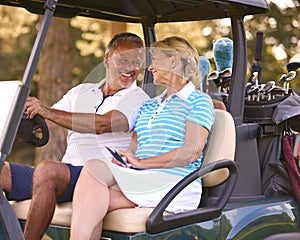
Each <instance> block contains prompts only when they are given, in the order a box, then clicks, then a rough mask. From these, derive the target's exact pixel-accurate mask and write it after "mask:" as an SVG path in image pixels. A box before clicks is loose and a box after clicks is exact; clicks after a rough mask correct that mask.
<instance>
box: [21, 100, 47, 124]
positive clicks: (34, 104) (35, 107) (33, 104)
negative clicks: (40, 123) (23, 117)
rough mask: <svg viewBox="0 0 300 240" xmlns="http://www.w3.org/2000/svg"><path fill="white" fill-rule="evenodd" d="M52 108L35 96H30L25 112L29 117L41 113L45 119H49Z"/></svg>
mask: <svg viewBox="0 0 300 240" xmlns="http://www.w3.org/2000/svg"><path fill="white" fill-rule="evenodd" d="M50 111H51V109H50V108H49V107H47V106H45V105H44V104H42V102H41V101H40V100H39V99H37V98H35V97H30V96H29V97H28V99H27V101H26V104H25V108H24V112H25V113H26V114H27V115H28V116H29V118H33V117H34V116H35V115H37V114H39V115H40V116H41V117H43V118H44V119H48V117H49V114H50Z"/></svg>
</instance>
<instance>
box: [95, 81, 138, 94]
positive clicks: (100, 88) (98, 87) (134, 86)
mask: <svg viewBox="0 0 300 240" xmlns="http://www.w3.org/2000/svg"><path fill="white" fill-rule="evenodd" d="M105 82H106V79H105V78H104V79H103V80H101V81H100V82H99V84H97V86H96V87H95V90H101V92H102V87H103V86H104V84H105ZM136 87H137V84H136V80H135V81H133V83H132V84H131V85H130V86H129V87H128V88H124V89H122V90H127V91H130V90H132V89H134V88H136ZM122 90H120V91H122ZM118 92H119V91H118Z"/></svg>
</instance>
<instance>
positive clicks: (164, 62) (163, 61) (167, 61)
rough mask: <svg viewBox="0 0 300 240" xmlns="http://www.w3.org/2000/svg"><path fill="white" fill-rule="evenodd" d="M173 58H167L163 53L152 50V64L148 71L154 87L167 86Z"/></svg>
mask: <svg viewBox="0 0 300 240" xmlns="http://www.w3.org/2000/svg"><path fill="white" fill-rule="evenodd" d="M173 59H174V58H173V57H172V56H167V55H166V54H165V53H164V52H163V51H161V50H159V49H154V51H153V53H152V63H151V65H150V66H149V68H148V70H149V71H150V72H152V74H153V82H154V84H156V85H165V86H169V84H170V83H169V82H170V78H171V75H172V74H173V73H172V69H173V67H172V63H173Z"/></svg>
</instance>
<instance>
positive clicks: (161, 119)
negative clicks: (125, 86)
mask: <svg viewBox="0 0 300 240" xmlns="http://www.w3.org/2000/svg"><path fill="white" fill-rule="evenodd" d="M151 52H152V64H151V65H150V67H149V71H151V72H152V74H153V78H154V83H155V84H156V85H163V86H165V87H166V89H165V91H164V92H163V93H162V94H161V95H160V96H158V97H155V98H153V99H150V100H147V101H146V102H145V103H144V104H143V105H142V106H141V108H140V110H139V115H138V117H137V121H136V126H135V130H134V133H133V136H132V141H131V144H130V146H129V149H128V150H127V151H119V154H120V155H121V156H122V157H123V159H124V160H125V162H126V163H127V165H126V166H124V165H123V164H120V163H119V162H117V161H116V160H115V159H113V160H112V161H107V160H104V161H101V160H90V161H88V162H87V163H86V164H85V166H84V168H83V170H82V172H81V175H80V177H79V180H78V182H77V185H76V188H75V193H74V198H73V213H72V224H71V239H99V236H100V235H101V231H102V221H103V218H104V217H105V215H106V213H107V212H109V211H112V210H115V209H119V208H134V207H155V206H156V205H157V203H158V202H159V201H160V200H161V199H162V198H163V196H164V195H165V194H166V193H167V192H168V191H169V190H170V189H171V188H172V187H173V186H174V185H175V184H176V183H178V182H179V181H180V180H181V179H182V178H184V177H185V176H186V175H188V174H189V173H191V172H192V171H194V170H195V169H197V168H198V167H199V166H200V165H201V160H202V155H203V153H202V150H203V148H204V146H205V143H206V139H207V136H208V133H209V131H210V129H211V126H212V124H213V122H214V107H213V104H212V100H211V98H210V97H209V96H208V95H207V94H206V93H203V92H201V91H199V90H197V89H196V87H195V86H199V84H200V83H199V81H200V79H201V76H200V72H199V69H198V58H199V55H198V53H197V50H196V49H195V48H194V47H193V46H192V45H191V44H189V43H188V42H187V41H186V40H185V39H183V38H180V37H168V38H165V39H164V40H162V41H157V42H155V43H154V44H153V45H152V47H151ZM200 198H201V179H199V180H197V181H194V182H193V183H191V184H190V185H189V186H188V187H187V188H185V189H184V190H183V191H182V192H181V193H180V194H179V195H178V196H177V197H176V198H175V199H174V200H173V201H172V202H171V204H170V205H169V206H168V208H167V210H168V211H170V212H181V211H185V210H189V209H195V208H197V206H198V204H199V201H200Z"/></svg>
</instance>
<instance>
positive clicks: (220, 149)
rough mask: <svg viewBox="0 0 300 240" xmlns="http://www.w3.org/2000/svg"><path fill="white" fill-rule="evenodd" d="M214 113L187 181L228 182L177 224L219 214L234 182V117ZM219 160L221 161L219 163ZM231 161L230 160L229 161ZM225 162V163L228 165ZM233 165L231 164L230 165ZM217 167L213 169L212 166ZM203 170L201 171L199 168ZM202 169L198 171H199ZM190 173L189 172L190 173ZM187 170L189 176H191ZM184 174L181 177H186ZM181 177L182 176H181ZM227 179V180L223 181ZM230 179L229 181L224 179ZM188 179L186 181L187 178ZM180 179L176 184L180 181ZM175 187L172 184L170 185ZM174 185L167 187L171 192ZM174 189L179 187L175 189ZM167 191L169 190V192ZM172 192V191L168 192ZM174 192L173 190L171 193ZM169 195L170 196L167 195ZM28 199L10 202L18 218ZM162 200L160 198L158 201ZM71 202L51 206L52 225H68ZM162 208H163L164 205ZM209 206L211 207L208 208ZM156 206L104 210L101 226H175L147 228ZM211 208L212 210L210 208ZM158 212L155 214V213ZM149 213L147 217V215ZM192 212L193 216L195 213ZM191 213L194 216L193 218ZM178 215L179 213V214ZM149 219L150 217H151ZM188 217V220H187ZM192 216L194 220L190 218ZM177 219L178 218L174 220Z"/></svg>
mask: <svg viewBox="0 0 300 240" xmlns="http://www.w3.org/2000/svg"><path fill="white" fill-rule="evenodd" d="M215 113H216V120H215V123H214V125H213V127H212V130H211V131H210V134H209V139H208V143H207V145H206V148H205V152H204V158H203V164H202V167H201V168H200V169H199V170H197V171H195V172H194V175H195V176H194V177H193V179H191V181H193V180H195V179H197V178H198V177H199V174H200V176H203V175H205V176H204V177H203V187H204V188H205V187H214V186H217V185H219V184H221V183H223V182H226V183H227V182H229V186H228V187H227V188H226V189H225V191H226V193H225V194H221V196H222V198H224V199H222V200H220V201H218V202H219V204H220V206H218V207H215V208H213V207H211V206H210V207H207V208H205V207H204V209H206V210H204V216H203V217H201V216H200V217H199V216H198V215H201V214H202V207H201V208H198V209H195V210H192V211H191V212H192V213H193V214H194V216H192V217H189V216H186V217H187V220H184V221H183V223H182V221H181V223H179V225H180V224H181V225H186V224H188V221H190V220H192V221H201V220H203V219H206V218H208V217H211V216H216V215H218V214H220V212H221V210H222V208H223V207H224V206H225V204H226V202H227V200H228V198H229V197H230V194H231V192H232V189H233V186H234V183H235V175H236V167H235V166H236V165H235V163H234V161H233V160H234V155H235V126H234V121H233V118H232V116H231V115H230V113H228V112H227V111H224V110H218V109H216V110H215ZM219 163H221V164H219ZM232 163H233V164H232ZM228 166H229V167H228ZM232 166H233V167H232ZM214 169H217V170H215V171H213V172H211V171H212V170H214ZM202 170H203V171H202ZM201 171H202V172H201ZM192 174H193V173H192ZM192 174H190V175H189V176H191V175H192ZM189 176H187V177H186V178H185V179H187V178H189ZM185 179H184V180H185ZM226 180H227V181H226ZM228 180H230V181H228ZM191 181H190V180H188V182H187V183H182V184H185V186H186V185H187V184H189V182H191ZM182 184H181V182H180V183H179V184H178V185H181V186H183V187H184V185H182ZM174 188H175V191H176V186H175V187H174ZM174 188H173V189H172V190H171V191H170V192H172V191H173V190H174ZM179 189H180V187H179ZM177 191H180V190H178V189H177ZM170 192H169V193H170ZM171 194H172V193H171ZM175 196H176V193H175ZM171 198H172V197H171ZM30 201H31V200H25V201H19V202H13V203H12V207H13V209H14V211H15V213H16V215H17V217H18V218H19V219H23V220H26V218H27V213H28V209H29V206H30ZM163 202H164V199H163V200H162V201H161V202H160V203H159V205H158V208H159V207H160V204H161V203H163ZM71 207H72V204H71V202H67V203H62V204H58V205H57V207H56V210H55V214H54V217H53V219H52V224H53V225H60V226H70V223H71V213H72V208H71ZM164 209H165V208H164ZM164 209H163V210H162V214H161V215H163V216H164V217H165V216H172V215H177V214H171V213H168V212H166V211H164ZM212 209H213V210H212ZM156 210H157V208H155V209H153V208H130V209H118V210H114V211H112V212H110V213H108V214H107V216H106V217H105V219H104V226H103V229H104V230H107V231H117V232H127V233H134V232H145V231H147V232H150V233H151V232H152V233H154V232H157V231H161V230H166V229H170V228H172V227H176V226H177V225H178V223H175V224H172V223H171V225H172V226H171V227H170V226H169V225H168V224H167V225H168V226H166V227H164V226H163V225H164V224H160V223H159V225H162V229H160V228H157V229H156V228H155V229H152V228H151V225H152V223H151V221H152V220H151V219H150V222H149V216H150V215H151V216H152V217H154V220H155V219H156V217H157V216H153V213H155V211H156ZM211 211H213V212H211ZM158 215H159V214H158ZM151 216H150V218H151ZM195 216H196V217H195ZM194 217H195V218H194ZM179 218H180V217H179ZM152 219H153V218H152ZM189 219H190V220H189ZM193 219H194V220H193ZM177 222H180V219H179V220H178V221H177Z"/></svg>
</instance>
